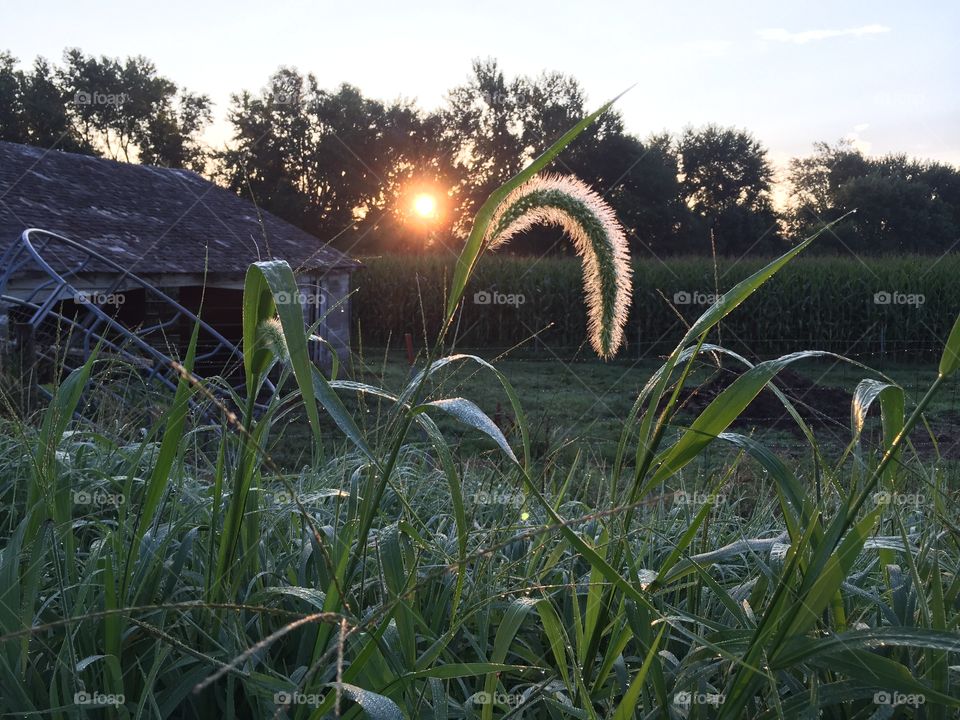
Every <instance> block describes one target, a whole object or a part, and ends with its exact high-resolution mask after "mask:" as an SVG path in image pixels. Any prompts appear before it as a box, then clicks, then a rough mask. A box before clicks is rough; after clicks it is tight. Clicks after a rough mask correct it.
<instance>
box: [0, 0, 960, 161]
mask: <svg viewBox="0 0 960 720" xmlns="http://www.w3.org/2000/svg"><path fill="white" fill-rule="evenodd" d="M4 5H5V7H4V9H3V20H2V25H3V30H2V32H0V47H3V48H7V49H9V50H11V51H12V52H13V53H14V54H15V55H17V56H18V57H19V58H20V59H21V61H26V60H32V58H33V56H35V55H37V54H42V55H45V56H47V57H49V58H51V59H54V58H56V59H58V58H59V57H60V55H61V53H62V50H63V48H64V47H65V46H78V47H80V48H82V49H83V50H84V51H85V52H88V53H95V54H98V55H100V54H107V55H112V56H125V55H129V54H135V53H139V54H143V55H146V56H147V57H149V58H151V59H152V60H153V61H154V62H156V64H157V66H158V68H159V70H160V72H161V73H163V74H165V75H167V76H169V77H171V78H173V79H174V80H176V81H177V82H178V83H180V84H184V85H187V86H188V87H190V88H191V89H192V90H194V91H198V92H205V93H208V94H209V95H210V96H211V98H212V99H213V100H214V101H215V103H216V108H215V111H216V114H217V117H218V123H217V125H216V126H215V127H214V128H213V129H212V130H211V131H210V132H209V133H208V137H209V139H210V140H211V141H212V142H214V143H215V144H219V143H221V142H222V141H223V140H224V139H226V136H227V128H226V126H225V125H224V123H223V119H222V118H223V114H224V112H225V110H226V106H227V102H228V98H229V95H230V93H231V92H235V91H237V90H240V89H243V88H249V89H257V88H259V87H261V86H262V85H263V84H264V83H265V82H266V79H267V77H268V76H269V74H270V73H271V72H272V71H274V70H275V69H276V68H277V67H278V66H280V65H292V66H295V67H297V68H299V69H300V70H302V71H311V72H313V73H314V74H315V75H316V76H317V77H318V79H319V81H320V83H321V84H322V85H325V86H330V87H332V86H334V85H336V84H338V83H339V82H341V81H348V82H351V83H353V84H355V85H358V86H359V87H360V88H361V89H362V90H363V91H364V92H365V93H367V94H369V95H372V96H375V97H379V98H382V99H385V100H389V99H393V98H396V97H400V96H403V97H407V98H414V99H416V100H418V101H419V103H420V104H421V105H423V106H425V107H433V106H436V105H438V104H439V103H440V102H441V101H442V98H443V93H444V91H445V90H446V89H448V88H450V87H452V86H453V85H455V84H458V83H460V82H462V81H464V80H465V78H466V77H467V75H468V73H469V68H470V60H471V59H472V58H474V57H487V56H493V57H496V58H498V59H499V60H500V61H501V64H502V66H503V67H504V69H505V70H506V71H507V72H508V74H521V73H524V74H536V73H538V72H539V71H540V70H543V69H550V70H559V71H562V72H565V73H570V74H572V75H574V76H576V77H577V78H579V79H580V81H581V82H582V83H583V85H584V86H585V88H586V89H587V91H588V93H589V95H590V99H591V103H592V104H599V103H600V102H601V101H603V100H604V99H606V98H608V97H610V96H612V95H614V94H616V93H617V92H618V91H620V90H622V89H623V88H625V87H627V86H629V85H631V84H633V83H637V85H636V87H635V88H634V89H633V90H632V91H631V92H630V93H629V94H628V95H627V96H626V97H625V98H624V99H623V100H622V101H621V102H620V104H619V107H620V110H621V111H622V113H623V115H624V117H625V119H626V122H627V126H628V128H629V129H630V130H631V131H633V132H635V133H637V134H639V135H641V136H643V135H646V134H648V133H650V132H653V131H659V130H663V129H670V130H680V129H681V128H683V127H684V126H685V125H689V124H693V125H699V124H703V123H706V122H718V123H722V124H729V125H736V126H741V127H746V128H748V129H750V130H751V131H753V132H754V133H755V134H756V135H757V136H758V137H759V138H760V139H761V140H762V141H763V142H764V143H765V144H766V145H767V147H768V148H769V149H770V151H771V155H772V157H773V158H774V159H775V160H776V161H777V162H778V163H783V161H784V160H785V159H786V158H788V157H789V156H791V155H795V154H806V153H808V152H809V151H810V148H811V144H812V143H813V142H814V141H816V140H821V139H823V140H831V141H832V140H837V139H839V138H841V137H844V136H851V137H853V138H855V139H856V140H857V142H858V143H860V144H861V146H862V147H863V148H864V149H865V150H868V151H869V152H872V153H886V152H890V151H904V152H908V153H910V154H914V155H919V156H922V157H929V158H934V159H939V160H945V161H948V162H953V163H955V164H960V122H958V121H960V92H958V90H960V87H958V85H960V83H958V81H957V79H956V78H957V77H958V75H960V72H958V71H960V43H957V41H956V37H957V35H958V31H960V4H958V3H954V2H947V1H946V0H943V1H940V2H914V3H909V4H908V3H902V2H899V3H894V2H877V1H876V0H874V1H873V2H859V1H857V2H843V3H839V2H835V1H834V2H822V1H821V0H816V1H814V2H802V3H800V2H792V3H785V2H778V3H772V2H771V3H760V2H738V1H733V0H728V1H726V2H723V3H718V2H700V1H690V2H683V3H681V2H626V1H624V2H602V1H600V0H590V1H589V2H583V1H581V2H564V1H560V0H552V1H549V2H544V1H542V0H536V1H535V2H504V1H501V0H490V1H488V2H483V3H478V2H454V1H451V0H445V1H440V0H436V1H434V0H429V1H426V2H407V3H403V2H396V1H393V2H385V1H381V0H375V1H373V2H362V3H329V2H307V1H306V0H273V1H272V2H262V1H259V2H248V1H246V0H239V1H237V0H234V1H231V2H226V1H225V0H210V1H202V0H195V1H193V2H184V1H182V0H173V1H168V2H162V3H157V2H142V1H137V2H133V1H131V0H126V1H124V2H120V1H119V0H102V1H100V2H82V3H78V2H74V1H72V0H71V1H66V0H56V1H47V2H42V3H41V2H16V3H14V2H10V0H4Z"/></svg>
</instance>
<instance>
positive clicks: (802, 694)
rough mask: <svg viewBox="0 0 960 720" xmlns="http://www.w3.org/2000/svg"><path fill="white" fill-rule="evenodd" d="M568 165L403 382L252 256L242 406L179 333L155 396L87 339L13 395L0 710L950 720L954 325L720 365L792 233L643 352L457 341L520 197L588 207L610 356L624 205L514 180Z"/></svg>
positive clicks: (467, 269) (1, 455)
mask: <svg viewBox="0 0 960 720" xmlns="http://www.w3.org/2000/svg"><path fill="white" fill-rule="evenodd" d="M589 121H590V118H587V119H586V120H584V121H583V122H582V123H581V124H580V125H579V126H578V128H575V131H576V130H578V129H582V128H583V127H585V126H586V124H588V123H589ZM575 131H572V132H571V133H570V134H568V135H567V136H564V137H565V138H567V140H569V139H570V138H572V137H573V135H574V134H575ZM561 147H562V145H557V146H554V148H552V149H551V150H549V151H548V152H547V154H546V155H544V156H542V157H541V158H540V159H538V160H537V161H535V162H534V163H533V164H531V165H530V166H528V168H527V169H525V170H524V171H522V172H521V174H520V175H519V176H518V177H517V178H515V179H514V180H512V181H510V183H508V185H507V186H505V187H504V188H502V189H501V190H500V191H498V194H497V195H495V196H493V197H492V199H491V200H490V207H487V209H486V210H483V209H482V210H481V212H480V213H479V214H478V218H480V220H479V222H480V226H478V229H477V230H476V232H474V234H473V235H472V236H471V240H470V241H468V242H467V244H466V246H465V248H464V251H463V256H462V257H461V262H460V263H458V265H457V270H456V272H455V273H454V275H453V277H452V278H451V281H450V288H451V295H450V297H449V300H448V301H447V302H446V304H445V307H446V310H445V311H444V312H443V314H442V323H441V328H442V329H441V331H440V333H439V336H438V337H437V339H436V342H435V344H433V345H432V346H431V347H432V350H431V352H429V353H424V354H422V355H420V356H419V357H418V358H417V361H416V363H415V367H414V368H413V369H411V368H410V367H408V365H407V362H406V360H405V359H404V358H403V356H401V355H398V354H396V353H386V352H384V354H383V355H381V356H379V357H378V356H376V355H375V354H373V353H371V352H369V351H366V350H365V351H364V352H363V354H362V360H358V361H356V362H354V363H352V366H351V367H349V368H346V369H345V370H344V372H343V373H341V374H340V375H339V376H338V377H337V378H335V379H331V378H327V377H326V376H324V374H323V373H322V372H321V371H320V369H319V368H317V367H316V366H314V365H313V364H312V362H311V361H310V354H309V351H308V343H309V342H310V341H311V340H310V339H309V338H308V332H307V329H306V328H305V327H304V322H303V318H304V316H303V311H302V308H301V307H299V305H298V304H297V303H295V302H293V303H292V302H289V298H291V297H296V296H297V285H296V278H295V276H294V273H293V271H292V269H291V268H290V267H289V265H287V264H286V263H284V262H282V261H268V262H262V263H256V264H254V265H252V266H251V267H250V268H249V270H248V273H247V277H246V281H245V291H244V296H243V325H244V327H243V331H244V345H243V350H244V356H243V365H244V367H243V370H244V380H245V382H244V387H243V389H242V390H241V391H234V390H230V389H227V388H228V385H227V384H226V383H223V382H218V381H217V379H215V378H214V379H208V380H201V379H198V378H196V377H194V376H193V375H192V373H191V369H192V366H193V361H194V358H195V355H196V342H197V337H198V334H197V332H195V333H194V335H193V340H192V341H191V344H190V347H189V349H188V350H187V352H186V353H185V357H183V358H182V365H178V366H175V367H177V368H178V370H179V372H178V377H179V380H178V382H177V387H176V391H175V393H172V394H171V393H157V392H156V391H155V389H152V390H149V389H148V391H147V392H146V393H140V394H134V393H132V392H129V390H128V391H127V393H126V394H124V395H121V396H120V397H119V398H118V397H117V393H116V392H114V391H115V390H116V389H117V387H116V384H117V382H122V375H118V374H117V373H116V371H115V370H116V369H115V368H114V367H112V366H111V363H110V362H108V361H106V360H102V361H101V360H98V358H97V355H96V353H94V354H93V355H91V356H90V357H89V359H88V360H87V361H86V362H85V363H84V364H83V365H82V366H80V367H78V368H76V369H74V370H73V371H71V372H70V373H69V374H66V373H63V374H62V378H61V374H55V375H54V377H56V378H58V379H60V382H59V383H58V384H56V385H54V386H52V387H51V390H52V398H51V400H50V401H49V403H48V404H47V405H46V406H45V407H43V408H42V409H41V410H40V411H39V412H38V413H37V414H35V415H33V416H30V417H27V418H23V417H19V416H17V415H15V414H14V413H12V412H11V404H10V400H11V398H10V397H9V394H10V393H8V392H7V388H6V386H4V387H0V391H2V392H0V401H2V402H3V407H4V408H5V410H6V411H7V417H5V418H4V419H2V420H0V543H2V544H0V716H6V717H17V718H20V717H28V718H32V717H52V718H58V719H59V718H69V719H70V720H75V719H80V718H84V717H87V716H88V714H94V713H95V714H96V716H98V717H99V716H103V717H109V718H122V719H123V720H128V719H131V720H141V719H147V718H149V719H154V718H156V719H157V720H167V719H168V718H171V719H173V718H217V717H223V718H230V719H232V718H241V719H242V720H247V719H249V720H255V719H259V718H268V717H270V718H279V717H284V716H287V717H293V718H296V719H297V720H320V719H321V718H330V717H340V718H344V719H345V720H354V719H358V718H363V717H368V718H372V720H413V719H415V718H416V719H417V720H420V719H426V718H430V719H440V718H458V719H459V718H463V719H464V720H474V719H476V720H494V719H496V720H501V719H502V720H507V719H508V718H510V719H512V720H519V719H520V718H530V719H535V720H540V719H541V718H543V719H545V720H568V719H570V718H575V719H576V720H601V719H603V720H606V719H607V718H612V719H613V720H628V719H630V718H634V719H642V720H652V719H653V718H669V719H670V720H693V719H697V720H699V719H701V718H718V719H719V720H736V719H738V718H758V719H761V720H786V719H788V718H789V719H791V720H793V719H796V720H801V719H804V720H805V719H806V718H814V717H816V718H827V719H828V720H887V719H888V718H901V717H902V718H922V719H923V720H947V719H948V718H952V717H957V713H958V712H960V525H958V523H957V517H958V500H960V488H958V481H957V473H956V469H957V461H956V458H957V444H956V441H957V440H958V439H960V438H958V437H957V431H956V426H957V394H958V385H957V383H958V377H960V319H954V318H955V311H954V313H952V314H953V317H951V318H945V319H942V320H943V322H944V323H945V324H946V325H947V326H949V327H952V329H951V330H949V331H948V332H946V333H945V334H944V338H943V343H942V347H941V348H940V349H939V352H938V361H937V363H936V364H935V365H910V366H890V367H886V368H883V369H884V370H886V371H887V373H886V374H879V373H877V372H876V371H873V370H870V369H868V368H865V367H862V366H859V365H847V366H846V367H843V366H840V365H837V364H836V363H837V360H838V359H837V358H836V357H833V356H829V357H826V356H823V355H821V354H818V353H817V352H815V345H814V346H813V347H812V348H811V349H808V350H804V351H799V352H791V353H789V354H786V355H783V356H781V357H775V358H771V359H768V360H764V361H763V362H758V363H756V364H755V365H753V366H752V367H750V368H749V369H746V370H744V371H742V372H740V373H736V374H734V373H731V369H732V368H735V367H737V363H738V362H739V361H738V360H737V357H736V354H735V353H732V352H731V351H729V350H728V349H725V348H723V347H722V346H721V345H719V344H716V345H715V344H710V343H711V341H714V340H716V339H717V338H720V337H722V336H721V335H720V334H719V333H718V332H717V329H718V325H719V324H720V323H721V322H722V321H724V319H725V318H726V317H727V316H730V315H734V314H736V313H738V312H740V311H741V309H742V308H741V307H740V306H741V305H742V304H744V303H746V301H747V300H748V298H751V297H752V296H761V295H762V293H763V291H764V290H765V283H766V282H767V281H768V280H769V279H770V278H772V277H774V276H775V275H777V273H778V272H779V270H780V269H781V268H782V267H784V266H787V265H788V264H789V263H790V261H791V260H792V259H793V258H794V257H795V256H796V255H798V254H800V253H801V252H802V251H803V250H804V248H805V247H806V245H807V244H808V242H806V241H805V243H801V244H800V245H798V246H797V247H796V248H794V249H793V250H791V251H789V252H788V253H786V254H785V255H784V256H783V257H781V258H779V259H777V260H775V261H773V262H771V263H770V264H769V265H767V266H765V267H763V268H761V269H759V270H758V271H757V273H756V274H754V275H752V276H750V277H748V278H745V279H744V280H742V281H741V282H740V283H738V284H737V285H736V286H734V287H733V288H731V289H730V290H729V291H728V292H727V293H726V294H725V295H724V297H723V298H722V299H720V300H718V301H717V302H716V303H715V304H713V305H711V306H710V307H709V308H707V309H705V310H704V312H703V313H702V314H701V315H700V316H699V318H696V319H695V320H694V322H693V324H691V326H690V327H689V328H687V329H685V330H684V331H682V332H681V333H679V334H678V336H677V337H676V338H674V340H675V346H674V347H675V349H674V350H673V351H672V352H669V354H667V355H665V356H664V357H660V358H657V359H656V360H654V359H653V358H650V360H649V361H644V362H642V363H631V362H629V361H623V360H619V361H618V360H614V361H611V362H608V363H602V362H600V361H597V360H591V361H584V362H579V363H572V364H571V363H569V362H563V361H561V360H560V359H559V358H552V359H536V360H532V359H524V358H515V359H514V358H510V357H505V358H504V357H495V358H489V359H484V358H483V357H477V356H462V355H460V356H453V355H450V354H449V352H450V346H449V345H448V344H446V341H447V340H448V339H449V338H448V337H447V336H446V334H445V333H446V332H447V330H448V329H449V328H451V327H453V326H454V322H455V320H456V318H457V314H458V312H459V308H460V305H461V302H460V301H461V300H462V299H463V297H464V293H465V292H466V288H467V287H468V284H469V281H470V279H471V274H472V271H473V268H474V267H475V265H477V263H478V261H479V258H480V255H481V254H482V251H483V249H484V246H485V243H484V238H485V237H486V235H485V232H486V229H487V227H492V228H495V229H496V228H499V227H501V224H503V223H506V224H507V226H509V223H508V222H507V221H506V220H505V221H503V223H501V224H498V222H499V221H494V220H492V219H491V218H492V217H493V216H494V213H493V211H494V210H499V209H501V205H502V204H505V205H506V208H505V210H504V212H507V213H514V212H527V211H529V210H530V208H531V207H533V208H536V207H538V205H536V203H537V202H540V203H550V207H551V208H553V209H556V208H558V207H560V208H563V210H564V212H565V213H566V215H565V216H564V217H566V218H567V220H570V221H571V222H572V221H574V220H576V221H578V222H580V223H581V225H580V226H577V227H574V228H573V232H575V233H576V232H579V233H580V235H578V237H579V239H580V240H581V241H583V242H582V245H581V250H582V251H583V253H584V254H585V255H586V256H587V258H586V259H587V261H588V264H589V265H590V268H591V271H590V272H592V273H594V274H595V277H594V278H593V280H594V284H593V285H591V286H590V287H588V292H587V295H588V306H589V307H588V312H589V313H590V316H591V321H592V324H591V328H592V329H591V331H590V333H589V338H588V342H589V345H590V347H591V348H592V349H593V351H594V352H595V353H596V354H597V355H598V356H601V357H607V356H612V355H614V354H615V351H616V350H617V348H618V345H619V340H620V339H621V338H620V331H622V323H623V322H624V321H625V318H626V314H625V312H624V311H623V305H622V301H623V299H624V297H625V296H626V293H627V286H628V282H627V276H626V270H625V269H624V264H623V263H622V262H621V261H620V260H622V257H621V255H619V254H618V253H619V250H622V244H623V242H624V241H623V239H622V238H620V240H619V241H618V239H617V238H616V237H614V236H611V235H610V233H611V232H612V231H611V229H610V227H611V224H610V223H609V222H606V223H605V222H604V219H605V218H606V220H607V221H609V216H608V215H606V214H598V211H596V210H595V209H592V208H591V206H590V203H588V202H585V201H582V198H583V197H584V196H583V194H582V193H581V194H566V195H564V194H561V195H560V196H559V197H558V196H557V194H556V192H559V191H551V192H550V193H547V192H546V191H544V190H543V188H542V187H541V186H540V185H539V184H537V185H534V187H533V190H530V191H529V196H528V195H524V194H523V192H520V196H521V197H520V198H519V199H517V198H516V197H515V196H514V195H513V194H512V193H511V190H512V189H519V190H520V191H524V190H525V188H527V186H526V185H523V183H524V181H525V180H526V179H529V177H530V176H532V174H533V173H535V172H536V171H537V170H538V169H539V168H540V167H542V166H543V165H544V164H545V163H546V162H547V161H548V160H549V159H550V157H551V153H553V154H555V153H556V152H559V149H560V148H561ZM561 189H562V188H561ZM587 197H588V198H589V197H590V196H587ZM499 198H507V199H506V200H503V201H502V203H501V201H500V199H499ZM530 198H533V200H531V199H530ZM530 203H534V204H533V205H531V204H530ZM518 208H519V210H518ZM508 217H513V215H509V216H508ZM485 224H486V225H485ZM618 242H619V243H620V245H619V246H618ZM618 247H619V250H618ZM618 258H620V260H618ZM754 299H756V297H754ZM951 320H952V321H953V322H952V324H951V323H950V321H951ZM126 373H127V375H126V376H127V377H139V376H138V375H137V373H136V371H135V370H133V369H132V368H126ZM271 380H275V381H276V384H275V386H274V385H272V384H270V383H269V382H268V381H271ZM811 380H817V381H819V382H817V383H812V382H811ZM821 382H822V385H821V384H820V383H821ZM778 383H779V384H778ZM823 385H825V386H826V387H824V386H823ZM274 387H275V388H276V389H274ZM171 395H172V396H171ZM204 410H206V411H207V414H204V412H203V411H204ZM211 416H212V417H213V418H215V420H214V422H212V423H211V422H206V421H204V418H209V417H211Z"/></svg>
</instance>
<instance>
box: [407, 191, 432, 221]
mask: <svg viewBox="0 0 960 720" xmlns="http://www.w3.org/2000/svg"><path fill="white" fill-rule="evenodd" d="M413 211H414V212H415V213H416V214H417V215H419V216H420V217H422V218H424V219H428V218H433V217H436V214H437V199H436V198H435V197H434V196H433V195H430V194H428V193H420V194H419V195H417V196H416V197H415V198H414V199H413Z"/></svg>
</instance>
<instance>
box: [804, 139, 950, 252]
mask: <svg viewBox="0 0 960 720" xmlns="http://www.w3.org/2000/svg"><path fill="white" fill-rule="evenodd" d="M814 147H815V152H814V154H813V155H811V156H809V157H805V158H795V159H793V160H792V161H791V163H790V182H791V185H792V188H793V204H792V208H791V211H790V214H789V225H790V228H791V230H792V232H793V234H794V236H796V237H802V236H804V235H806V234H809V233H810V232H812V231H814V230H816V229H817V228H819V227H822V225H823V224H824V223H826V222H833V221H835V220H837V219H838V218H839V217H841V216H842V215H844V214H846V213H848V212H849V211H851V210H856V214H855V215H850V216H848V217H846V218H845V219H844V220H843V221H842V222H840V223H838V224H837V225H835V226H834V227H833V228H831V231H830V232H829V233H825V234H824V235H823V236H822V237H821V239H820V240H819V241H818V242H817V244H816V249H817V250H819V251H824V250H832V251H835V252H854V253H865V254H878V253H900V252H920V253H922V252H943V251H944V250H947V249H950V248H951V247H952V246H953V245H954V243H956V242H958V240H960V172H958V171H957V170H956V168H953V167H951V166H949V165H943V164H941V163H925V162H922V161H919V160H915V159H911V158H908V157H907V156H905V155H888V156H885V157H881V158H868V157H865V156H864V155H863V154H862V153H861V152H860V151H859V150H857V149H855V148H853V147H852V146H851V145H850V143H847V142H841V143H839V144H837V145H835V146H831V145H828V144H826V143H817V144H816V145H815V146H814Z"/></svg>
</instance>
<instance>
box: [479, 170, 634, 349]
mask: <svg viewBox="0 0 960 720" xmlns="http://www.w3.org/2000/svg"><path fill="white" fill-rule="evenodd" d="M539 224H546V225H557V226H559V227H560V228H562V229H563V230H564V232H566V234H567V235H569V236H570V239H571V240H572V241H573V244H574V247H575V248H576V250H577V254H578V255H579V256H580V257H581V259H582V260H583V291H584V295H585V296H586V301H587V309H588V318H589V326H588V331H589V336H590V344H591V345H592V346H593V349H594V350H596V352H597V354H598V355H600V357H602V358H610V357H613V355H615V354H616V352H617V350H618V349H619V347H620V344H621V343H622V342H623V326H624V325H625V324H626V322H627V310H628V309H629V307H630V297H631V270H630V251H629V249H628V247H627V239H626V236H625V235H624V232H623V227H622V226H621V225H620V223H619V221H618V220H617V218H616V215H615V213H614V211H613V208H611V207H610V205H609V204H607V202H606V201H605V200H604V199H603V198H602V197H600V195H598V194H597V193H596V192H595V191H594V190H592V189H591V188H590V187H589V186H588V185H586V184H585V183H584V182H582V181H581V180H579V179H577V178H576V177H573V176H569V175H568V176H561V175H549V174H548V175H540V176H537V177H535V178H533V179H532V180H529V181H527V182H526V183H524V184H523V185H521V186H520V187H518V188H516V189H515V190H513V191H512V192H511V193H510V194H509V195H507V197H506V198H504V200H503V201H502V202H501V203H500V204H499V205H498V206H497V208H496V210H495V211H494V215H493V219H492V221H491V223H490V225H489V227H488V230H487V235H486V237H485V239H484V242H485V245H486V247H487V249H488V250H493V249H496V248H498V247H500V246H501V245H503V244H504V243H506V242H507V241H508V240H510V239H511V238H512V237H514V236H515V235H518V234H519V233H522V232H524V231H525V230H528V229H530V228H531V227H533V226H534V225H539Z"/></svg>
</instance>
